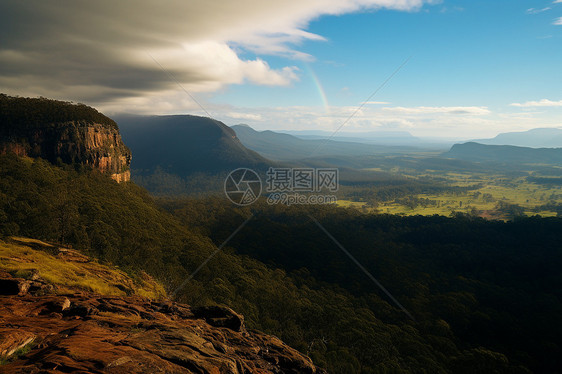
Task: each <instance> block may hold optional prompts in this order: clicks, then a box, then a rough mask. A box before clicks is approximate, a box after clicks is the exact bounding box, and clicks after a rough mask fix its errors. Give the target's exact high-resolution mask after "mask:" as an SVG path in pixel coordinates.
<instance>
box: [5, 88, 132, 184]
mask: <svg viewBox="0 0 562 374" xmlns="http://www.w3.org/2000/svg"><path fill="white" fill-rule="evenodd" d="M7 152H13V153H16V154H17V155H19V156H29V157H41V158H44V159H47V160H49V161H51V162H53V163H56V162H57V161H59V160H60V161H62V162H64V163H78V164H84V165H88V166H90V167H92V168H94V169H98V170H100V171H101V172H103V173H107V174H109V175H111V177H112V178H113V179H115V180H116V181H118V182H124V181H129V180H130V171H129V166H130V164H131V151H130V150H129V149H128V148H127V147H126V146H125V144H123V141H122V140H121V135H120V133H119V129H118V127H117V125H116V124H115V123H114V122H113V121H112V120H111V119H109V118H107V117H105V116H104V115H102V114H101V113H99V112H97V111H96V110H95V109H93V108H90V107H87V106H85V105H81V104H80V105H76V104H71V103H66V102H61V101H54V100H47V99H27V98H14V97H9V96H6V95H0V153H7Z"/></svg>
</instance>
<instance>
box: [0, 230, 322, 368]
mask: <svg viewBox="0 0 562 374" xmlns="http://www.w3.org/2000/svg"><path fill="white" fill-rule="evenodd" d="M0 259H2V262H0V373H22V374H23V373H26V374H27V373H74V372H79V373H147V374H148V373H150V374H152V373H198V374H242V373H247V374H258V373H259V374H266V373H279V374H281V373H294V374H297V373H304V374H306V373H310V374H313V373H319V374H322V373H325V372H324V371H323V370H322V369H319V368H317V367H316V366H315V365H314V364H313V363H312V361H311V360H310V359H309V358H308V357H306V356H305V355H303V354H301V353H299V352H298V351H296V350H295V349H293V348H291V347H289V346H287V345H286V344H284V343H283V342H282V341H281V340H279V339H278V338H276V337H273V336H269V335H266V334H263V333H261V332H257V331H249V330H248V329H247V328H246V326H245V323H244V317H243V316H242V315H240V314H238V313H236V312H234V311H233V310H231V309H229V308H226V307H222V306H202V307H190V306H188V305H184V304H179V303H175V302H171V301H167V300H162V299H156V298H147V297H143V296H140V294H145V293H147V290H148V284H146V282H144V283H142V284H143V286H142V290H144V291H143V292H141V293H140V294H139V292H140V291H142V290H140V289H139V286H136V287H135V286H134V285H133V284H131V285H130V286H128V287H126V288H127V291H128V292H123V293H121V294H119V295H117V296H116V295H113V296H110V295H107V294H105V295H100V294H97V293H93V292H92V291H89V290H88V288H90V287H93V284H92V283H93V282H94V281H96V282H104V283H107V284H106V286H104V287H101V286H100V289H109V286H110V285H113V284H116V283H120V284H126V283H127V282H125V281H124V280H123V279H121V278H122V277H123V275H120V272H119V271H118V270H116V269H111V268H110V267H108V266H105V265H101V264H96V263H95V261H87V259H88V258H87V256H85V255H83V254H80V253H78V252H77V251H74V250H70V249H62V248H56V247H55V246H52V245H50V244H48V243H44V242H41V241H38V240H33V239H26V238H11V239H9V240H8V241H7V242H6V241H4V242H2V241H0ZM39 259H40V260H41V263H39V262H37V260H39ZM47 263H48V264H50V265H49V266H47V265H46V264H47ZM50 267H55V268H57V269H61V270H60V276H59V278H61V279H58V280H57V282H54V283H52V282H50V281H47V279H53V278H55V277H56V275H58V273H53V272H52V271H50V270H51V269H50ZM67 268H70V269H72V270H73V271H74V272H75V273H67V272H66V270H68V269H67ZM30 269H35V270H33V271H31V270H30ZM63 270H64V271H63ZM94 270H95V271H94ZM63 274H65V277H62V275H63ZM75 274H79V275H81V276H82V277H83V278H84V279H83V280H84V281H85V282H84V281H83V282H77V281H76V280H74V281H70V280H67V281H66V283H65V279H64V278H74V277H73V275H75ZM141 275H142V274H141ZM145 277H148V275H145ZM88 280H91V281H88ZM130 282H131V283H132V280H130ZM118 288H119V289H120V288H124V287H122V286H121V287H118ZM133 292H134V293H133ZM152 295H155V294H154V293H152Z"/></svg>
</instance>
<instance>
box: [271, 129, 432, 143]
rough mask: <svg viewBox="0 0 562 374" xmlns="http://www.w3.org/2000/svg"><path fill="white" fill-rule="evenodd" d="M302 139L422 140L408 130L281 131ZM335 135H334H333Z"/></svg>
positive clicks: (358, 141)
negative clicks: (334, 132)
mask: <svg viewBox="0 0 562 374" xmlns="http://www.w3.org/2000/svg"><path fill="white" fill-rule="evenodd" d="M280 132H281V133H286V134H290V135H294V136H296V137H298V138H301V139H327V138H330V139H332V140H337V141H346V142H355V143H367V144H379V145H415V144H418V143H420V142H421V139H420V138H417V137H415V136H413V135H412V134H410V133H409V132H407V131H366V132H345V131H343V132H339V131H338V132H337V133H336V134H333V133H332V132H330V131H321V130H301V131H280ZM332 135H333V136H332Z"/></svg>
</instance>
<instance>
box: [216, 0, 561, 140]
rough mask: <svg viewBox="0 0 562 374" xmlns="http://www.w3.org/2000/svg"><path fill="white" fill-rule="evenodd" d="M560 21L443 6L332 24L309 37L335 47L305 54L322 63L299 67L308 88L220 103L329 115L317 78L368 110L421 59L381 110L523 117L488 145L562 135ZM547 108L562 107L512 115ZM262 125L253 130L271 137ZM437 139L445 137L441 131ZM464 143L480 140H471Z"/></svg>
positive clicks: (522, 6) (464, 4)
mask: <svg viewBox="0 0 562 374" xmlns="http://www.w3.org/2000/svg"><path fill="white" fill-rule="evenodd" d="M547 7H550V9H546V10H543V9H544V8H547ZM560 16H562V3H561V4H553V2H552V1H524V0H515V1H514V0H509V1H505V0H504V1H482V0H479V1H478V0H477V1H443V2H442V3H441V4H439V5H427V6H425V7H424V8H423V9H421V10H419V11H411V12H402V11H395V10H380V11H370V12H362V13H355V14H345V15H340V16H324V17H321V18H319V19H317V20H315V21H313V22H311V23H310V25H309V27H307V31H309V32H311V33H314V34H318V35H321V36H323V37H324V38H325V39H326V40H325V41H307V42H306V43H304V44H303V45H301V46H297V47H296V48H298V50H300V51H303V52H306V53H308V54H310V55H311V56H313V61H304V62H300V61H299V62H295V65H296V66H297V67H298V68H299V76H300V80H299V81H297V82H294V83H293V84H291V85H290V86H288V87H264V86H255V85H241V86H238V85H236V86H229V87H228V88H227V89H226V90H225V91H224V92H223V93H220V94H217V95H215V96H214V97H213V99H212V102H213V103H228V104H231V105H234V106H237V107H247V108H260V107H274V106H283V107H293V106H306V107H314V106H320V107H321V106H322V105H323V101H322V98H321V95H320V94H319V92H318V87H317V84H316V83H315V81H314V79H313V77H312V73H311V72H314V74H315V75H316V76H317V78H318V80H319V81H320V82H321V85H322V86H323V88H324V91H325V95H326V98H327V100H328V102H329V104H330V105H331V106H335V107H341V106H343V107H353V106H358V105H360V104H361V103H362V102H363V101H364V100H366V99H367V98H368V97H369V95H371V94H372V93H373V91H374V90H375V89H376V88H377V87H378V86H379V85H380V84H381V83H382V82H383V81H384V80H385V79H386V78H387V77H388V76H389V75H390V74H391V73H392V72H393V71H394V70H395V69H397V68H398V67H399V66H400V65H401V63H402V62H403V61H404V60H406V59H407V58H408V57H410V56H411V60H409V62H408V63H407V65H406V66H404V67H403V68H402V69H401V70H400V71H399V73H398V74H397V75H396V76H395V77H394V78H393V79H392V80H391V81H390V82H389V83H388V84H387V85H386V86H385V87H384V88H383V89H382V90H381V91H380V92H379V93H377V94H376V95H375V97H374V98H373V99H372V101H380V102H385V103H389V104H388V105H389V106H400V107H486V108H488V110H490V111H493V113H491V115H490V116H486V120H488V119H489V118H490V117H492V116H493V117H495V116H496V115H510V114H511V115H512V116H513V118H514V119H513V121H511V124H510V123H508V122H506V121H504V120H502V121H501V122H502V123H501V124H500V123H498V126H497V128H493V129H491V130H488V129H480V128H478V127H476V128H477V129H478V130H477V131H479V132H481V133H483V134H485V135H486V134H490V135H492V134H494V133H496V132H499V131H509V130H510V128H513V129H515V130H523V129H526V128H532V127H535V126H537V127H542V126H552V127H558V126H562V119H561V117H560V115H561V114H562V110H561V109H560V107H562V103H561V102H560V101H561V100H562V26H559V25H554V23H555V21H556V19H557V18H558V17H560ZM248 57H249V58H251V57H253V56H252V55H248ZM267 61H268V62H269V63H270V65H271V66H273V67H276V66H283V65H284V64H286V63H287V61H286V60H285V59H284V58H279V57H268V58H267ZM543 99H547V100H550V101H553V102H555V103H556V104H557V105H558V106H554V105H553V106H541V107H533V106H529V107H528V108H525V109H522V108H521V107H515V106H512V105H510V104H513V103H527V102H531V101H540V100H543ZM381 106H384V105H379V107H381ZM537 108H538V109H540V112H541V113H536V114H535V115H534V116H533V117H534V118H535V119H536V121H533V120H528V119H525V121H521V120H520V119H519V118H518V116H517V115H518V114H521V113H523V116H524V117H527V116H528V113H529V112H532V111H533V109H537ZM258 122H259V121H256V122H254V123H253V125H254V126H256V127H261V126H260V124H259V123H258ZM498 122H500V121H499V120H498ZM510 125H511V126H510ZM278 126H279V128H281V127H282V124H279V125H278ZM273 127H274V128H275V126H273ZM265 128H269V126H267V125H266V126H265ZM410 131H413V132H416V129H415V128H410ZM422 133H423V131H422ZM427 135H430V136H438V135H439V129H438V128H436V129H432V130H431V131H428V132H427ZM448 135H451V136H454V133H453V132H451V133H450V134H448ZM460 136H467V137H470V136H471V134H470V133H467V132H466V131H464V132H463V133H461V134H460Z"/></svg>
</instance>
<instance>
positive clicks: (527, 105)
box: [509, 99, 562, 108]
mask: <svg viewBox="0 0 562 374" xmlns="http://www.w3.org/2000/svg"><path fill="white" fill-rule="evenodd" d="M509 105H511V106H516V107H520V108H533V107H557V106H562V100H560V101H552V100H548V99H542V100H539V101H527V102H525V103H512V104H509Z"/></svg>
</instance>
